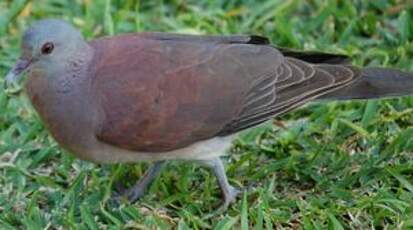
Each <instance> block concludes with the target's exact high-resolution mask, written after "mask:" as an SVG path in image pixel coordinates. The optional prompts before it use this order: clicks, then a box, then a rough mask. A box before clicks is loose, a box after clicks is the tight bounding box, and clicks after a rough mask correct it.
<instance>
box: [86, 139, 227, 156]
mask: <svg viewBox="0 0 413 230" xmlns="http://www.w3.org/2000/svg"><path fill="white" fill-rule="evenodd" d="M234 138H235V135H232V136H227V137H215V138H212V139H208V140H204V141H200V142H196V143H194V144H192V145H189V146H187V147H185V148H181V149H176V150H172V151H168V152H156V153H152V152H135V151H130V150H125V149H121V148H118V147H115V146H112V145H109V144H106V143H103V142H99V141H98V140H96V144H95V146H93V147H92V148H90V149H89V150H88V151H87V153H83V154H81V155H82V156H83V157H82V158H85V157H84V156H87V157H86V160H90V161H93V162H96V163H125V162H139V161H159V160H206V159H211V158H214V157H219V156H221V155H223V154H225V152H226V151H227V150H228V149H229V148H230V147H231V143H232V141H233V140H234Z"/></svg>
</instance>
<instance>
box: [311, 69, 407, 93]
mask: <svg viewBox="0 0 413 230" xmlns="http://www.w3.org/2000/svg"><path fill="white" fill-rule="evenodd" d="M406 95H413V73H407V72H402V71H399V70H395V69H384V68H366V69H363V70H362V71H361V77H359V78H357V80H355V81H354V82H353V83H351V84H349V85H348V86H345V87H343V88H340V89H338V90H337V91H333V92H331V93H328V94H326V95H323V96H321V97H320V98H319V99H328V100H348V99H374V98H383V97H399V96H406Z"/></svg>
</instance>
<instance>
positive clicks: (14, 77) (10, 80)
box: [4, 58, 32, 89]
mask: <svg viewBox="0 0 413 230" xmlns="http://www.w3.org/2000/svg"><path fill="white" fill-rule="evenodd" d="M31 63H32V61H31V60H28V59H23V58H19V59H18V60H17V62H16V64H15V65H14V67H13V68H12V69H11V70H10V71H9V73H8V74H7V75H6V78H5V81H4V89H7V88H9V87H10V86H12V85H14V84H16V83H17V81H18V80H19V78H20V77H21V75H23V73H24V72H26V71H27V70H28V69H29V67H30V64H31Z"/></svg>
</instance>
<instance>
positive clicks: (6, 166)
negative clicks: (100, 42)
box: [0, 0, 413, 229]
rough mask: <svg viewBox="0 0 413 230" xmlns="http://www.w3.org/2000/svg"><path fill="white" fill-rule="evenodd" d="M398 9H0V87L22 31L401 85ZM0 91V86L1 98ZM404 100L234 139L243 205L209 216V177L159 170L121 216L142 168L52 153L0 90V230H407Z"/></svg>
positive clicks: (311, 5)
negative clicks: (322, 59) (178, 37)
mask: <svg viewBox="0 0 413 230" xmlns="http://www.w3.org/2000/svg"><path fill="white" fill-rule="evenodd" d="M409 2H411V1H409V0H405V1H403V0H365V1H364V0H363V1H362V0H352V1H346V0H263V1H254V0H227V1H224V0H215V1H214V0H153V1H143V0H142V1H138V0H134V1H132V0H125V1H120V0H119V1H115V0H112V1H111V0H105V1H103V0H102V1H92V0H70V1H65V0H42V1H30V0H13V1H12V0H3V1H1V2H0V47H1V49H0V57H1V59H0V75H1V76H4V75H5V74H6V72H7V70H8V69H9V68H10V67H11V65H12V64H13V62H14V61H15V60H16V58H17V56H18V54H19V43H20V36H21V34H22V32H23V31H24V29H25V28H27V27H28V26H29V25H30V23H31V22H33V21H35V20H37V19H41V18H47V17H55V18H63V19H66V20H68V21H69V22H71V23H73V24H74V25H75V26H76V27H78V28H79V29H80V30H81V31H82V32H83V34H84V35H85V36H86V37H87V38H89V39H92V38H95V37H99V36H105V35H114V34H120V33H125V32H133V31H163V32H179V33H193V34H258V35H265V36H268V37H269V38H270V39H271V40H272V42H273V43H274V44H276V45H278V46H285V47H291V48H297V49H305V50H322V51H327V52H333V53H340V54H346V55H350V56H352V57H353V58H354V62H353V63H354V64H355V65H357V66H387V67H397V68H402V69H404V70H411V71H413V64H412V59H413V42H412V41H413V23H412V20H413V19H412V17H413V8H412V7H413V4H411V3H409ZM2 81H3V78H2V77H0V84H1V85H2V83H3V82H2ZM412 152H413V97H404V98H397V99H386V100H371V101H352V102H348V101H342V102H315V103H311V104H309V105H307V106H305V107H303V108H301V109H298V110H296V111H294V112H291V113H288V114H286V115H284V116H281V117H277V118H276V119H275V120H274V121H273V122H272V123H269V124H267V125H265V126H263V127H260V128H257V129H253V130H251V131H248V132H246V133H243V134H242V135H241V136H240V138H239V139H237V140H236V141H235V142H234V145H233V148H232V149H231V151H230V152H229V154H228V156H227V157H226V158H225V160H226V163H227V164H226V167H227V174H228V177H229V178H230V182H231V183H232V184H233V185H236V186H238V187H243V188H244V189H245V192H244V193H243V195H242V196H241V197H240V199H239V200H238V202H236V203H235V204H233V205H232V206H230V208H229V209H228V210H227V212H225V213H222V214H218V215H213V214H212V213H213V212H214V211H215V210H216V208H217V207H218V206H219V205H220V201H221V197H220V191H219V188H218V186H217V183H216V179H215V177H214V176H213V175H212V174H211V173H210V172H209V170H207V169H205V168H202V167H199V165H197V164H194V163H185V162H171V163H170V164H168V165H167V167H165V168H164V171H163V172H162V174H161V176H160V177H159V178H158V179H157V180H156V181H155V182H154V184H153V185H152V186H151V189H150V191H149V193H148V194H147V195H146V196H145V197H144V198H143V199H142V200H140V201H138V202H137V203H134V204H122V205H121V206H120V207H116V206H115V205H113V204H112V202H110V196H111V194H112V192H113V185H114V184H115V183H117V182H119V181H120V182H122V183H123V184H125V185H130V184H132V183H133V182H134V181H135V180H137V179H138V178H140V177H141V176H142V174H143V173H144V171H145V169H146V168H147V167H148V164H147V163H144V162H143V163H137V164H128V165H112V166H111V165H96V164H92V163H89V162H85V161H81V160H78V159H76V158H74V157H73V156H71V155H70V154H69V153H67V152H65V151H64V150H62V149H61V148H59V147H58V146H57V144H56V143H55V142H54V141H53V139H51V137H50V136H49V135H48V133H47V131H46V130H45V128H44V126H43V124H42V123H41V122H40V120H39V117H38V116H37V114H36V113H35V112H34V110H33V109H32V108H31V106H30V103H29V102H28V100H27V99H26V97H25V94H24V92H23V91H22V90H18V91H16V92H14V93H13V94H7V95H6V93H5V92H4V90H3V88H2V87H0V229H148V228H149V229H158V228H159V229H170V228H176V229H210V228H212V229H233V228H234V229H274V228H277V229H327V228H328V229H376V228H377V229H409V228H410V229H411V228H413V154H412Z"/></svg>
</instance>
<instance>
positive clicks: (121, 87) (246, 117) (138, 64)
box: [91, 33, 357, 152]
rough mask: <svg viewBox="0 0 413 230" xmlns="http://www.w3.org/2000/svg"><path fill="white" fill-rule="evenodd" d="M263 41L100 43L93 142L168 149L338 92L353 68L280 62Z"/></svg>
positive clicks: (138, 38) (138, 37) (131, 38)
mask: <svg viewBox="0 0 413 230" xmlns="http://www.w3.org/2000/svg"><path fill="white" fill-rule="evenodd" d="M267 43H268V41H267V40H266V39H264V38H261V37H248V36H229V37H215V36H205V37H204V36H190V35H183V36H182V35H176V34H160V33H144V34H130V35H124V36H118V37H114V38H106V39H99V40H95V41H93V42H91V45H92V46H93V47H94V48H95V50H96V54H95V64H96V70H95V78H94V81H93V90H94V92H95V93H96V98H99V100H100V101H99V104H100V107H101V110H102V114H103V116H102V118H101V123H100V125H99V129H98V130H96V135H97V137H98V138H99V139H100V140H101V141H104V142H106V143H110V144H112V145H116V146H118V147H121V148H125V149H130V150H135V151H151V152H158V151H168V150H173V149H177V148H181V147H184V146H187V145H189V144H192V143H194V142H196V141H199V140H203V139H207V138H210V137H213V136H216V135H229V134H232V133H235V132H237V131H239V130H242V129H245V128H248V127H251V126H254V125H257V124H260V123H262V122H264V121H266V120H268V119H270V118H271V117H273V116H275V115H278V114H281V113H284V112H286V111H289V110H291V109H293V108H296V107H297V106H299V105H302V104H303V103H305V102H307V101H308V100H311V99H313V98H315V97H317V96H319V95H322V94H324V93H327V92H330V91H331V90H333V89H336V88H339V87H341V86H343V85H345V84H347V83H349V82H350V81H351V80H352V79H354V77H355V76H357V74H355V71H354V70H353V69H351V68H348V67H345V66H333V65H310V64H307V63H305V62H302V61H299V60H297V59H288V58H287V59H286V58H284V57H283V55H282V54H281V53H280V52H279V51H278V50H277V49H275V48H273V47H271V46H268V45H267Z"/></svg>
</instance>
